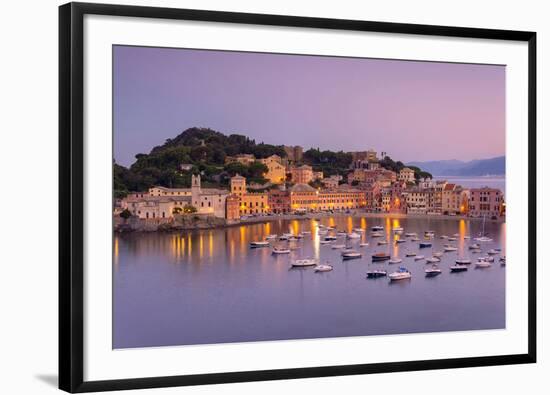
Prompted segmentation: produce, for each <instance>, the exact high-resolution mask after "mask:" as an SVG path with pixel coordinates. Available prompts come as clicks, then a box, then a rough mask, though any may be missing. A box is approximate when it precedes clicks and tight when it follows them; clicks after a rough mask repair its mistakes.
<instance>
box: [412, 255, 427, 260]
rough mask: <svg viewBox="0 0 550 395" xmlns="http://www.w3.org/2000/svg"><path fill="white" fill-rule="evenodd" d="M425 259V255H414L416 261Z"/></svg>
mask: <svg viewBox="0 0 550 395" xmlns="http://www.w3.org/2000/svg"><path fill="white" fill-rule="evenodd" d="M424 259H425V258H424V255H417V256H415V257H414V260H415V261H422V260H424Z"/></svg>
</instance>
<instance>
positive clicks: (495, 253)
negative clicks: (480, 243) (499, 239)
mask: <svg viewBox="0 0 550 395" xmlns="http://www.w3.org/2000/svg"><path fill="white" fill-rule="evenodd" d="M487 254H489V255H498V254H500V251H497V250H496V249H494V248H493V249H490V250H489V251H487Z"/></svg>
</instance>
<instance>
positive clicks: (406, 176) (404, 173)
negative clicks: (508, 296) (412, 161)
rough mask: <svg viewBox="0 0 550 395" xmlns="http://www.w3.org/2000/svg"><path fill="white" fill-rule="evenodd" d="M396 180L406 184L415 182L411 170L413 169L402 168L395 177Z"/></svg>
mask: <svg viewBox="0 0 550 395" xmlns="http://www.w3.org/2000/svg"><path fill="white" fill-rule="evenodd" d="M397 179H398V180H399V181H404V182H408V183H413V182H415V178H414V170H413V169H409V168H408V167H404V168H402V169H401V170H400V171H399V175H398V176H397Z"/></svg>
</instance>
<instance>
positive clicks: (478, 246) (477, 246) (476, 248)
mask: <svg viewBox="0 0 550 395" xmlns="http://www.w3.org/2000/svg"><path fill="white" fill-rule="evenodd" d="M480 248H481V246H480V245H479V244H477V243H474V244H471V245H469V246H468V249H469V250H479V249H480Z"/></svg>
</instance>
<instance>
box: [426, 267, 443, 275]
mask: <svg viewBox="0 0 550 395" xmlns="http://www.w3.org/2000/svg"><path fill="white" fill-rule="evenodd" d="M424 273H426V277H435V276H438V275H440V274H441V269H440V268H439V267H437V265H433V266H432V267H430V268H427V269H425V270H424Z"/></svg>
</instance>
